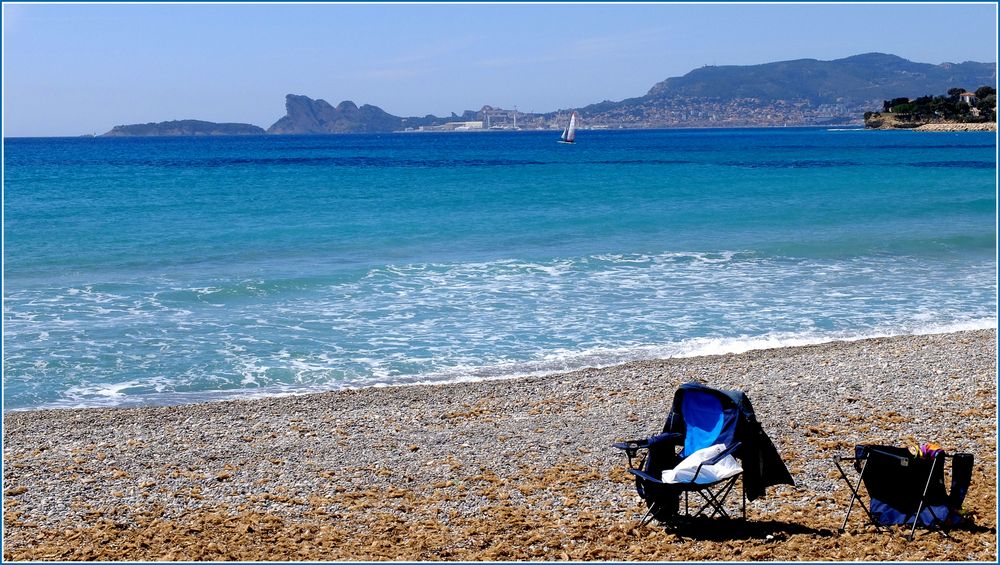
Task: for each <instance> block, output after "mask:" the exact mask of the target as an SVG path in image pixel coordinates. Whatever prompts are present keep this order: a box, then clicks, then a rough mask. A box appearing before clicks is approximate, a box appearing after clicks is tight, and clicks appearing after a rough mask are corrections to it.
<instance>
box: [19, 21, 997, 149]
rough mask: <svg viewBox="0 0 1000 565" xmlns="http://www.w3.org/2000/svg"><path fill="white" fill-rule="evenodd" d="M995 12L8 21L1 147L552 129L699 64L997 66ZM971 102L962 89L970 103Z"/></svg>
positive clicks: (637, 93)
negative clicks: (140, 126) (173, 127)
mask: <svg viewBox="0 0 1000 565" xmlns="http://www.w3.org/2000/svg"><path fill="white" fill-rule="evenodd" d="M996 17H997V16H996V5H995V4H986V3H982V4H964V5H962V4H934V5H928V4H899V3H894V4H883V5H870V4H866V5H852V4H832V5H831V4H825V5H822V4H812V5H795V4H770V5H768V4H744V5H732V4H715V5H705V4H701V5H698V4H658V5H624V4H604V5H594V4H589V5H587V4H547V5H543V4H532V5H456V4H445V5H426V4H425V5H337V4H323V5H315V4H313V5H289V4H272V5H259V4H258V5H253V4H243V5H241V4H214V5H210V4H201V5H176V4H175V5H167V4H164V5H149V4H135V5H120V4H118V5H107V4H105V5H99V4H90V5H88V4H81V5H44V4H37V5H29V4H17V3H4V5H3V48H4V52H3V80H4V83H3V107H4V124H3V130H4V135H5V136H47V135H80V134H84V133H104V132H106V131H108V130H110V129H111V128H112V127H113V126H115V125H119V124H130V123H145V122H158V121H164V120H173V119H187V118H191V119H202V120H208V121H214V122H244V123H252V124H256V125H259V126H261V127H264V128H266V127H268V126H270V125H271V124H272V123H274V122H275V121H276V120H277V119H278V118H280V117H281V116H283V115H284V113H285V110H284V96H285V94H289V93H293V94H304V95H306V96H309V97H311V98H322V99H324V100H326V101H328V102H330V103H332V104H337V103H339V102H340V101H342V100H352V101H354V102H355V103H357V104H359V105H360V104H374V105H376V106H380V107H381V108H382V109H384V110H385V111H387V112H389V113H391V114H395V115H399V116H413V115H421V116H422V115H425V114H435V115H448V114H450V113H451V112H456V113H461V112H462V111H464V110H478V109H479V108H480V107H482V106H483V105H484V104H489V105H492V106H500V107H504V108H512V107H514V106H515V105H516V106H517V107H518V109H519V110H522V111H536V112H548V111H552V110H557V109H562V108H574V107H579V106H584V105H586V104H590V103H593V102H599V101H602V100H621V99H623V98H630V97H634V96H641V95H642V94H645V93H646V91H647V90H649V88H650V87H651V86H652V85H653V84H655V83H656V82H659V81H661V80H663V79H665V78H668V77H672V76H680V75H683V74H685V73H687V72H688V71H691V70H692V69H695V68H698V67H701V66H704V65H713V64H714V65H747V64H759V63H767V62H772V61H780V60H787V59H800V58H813V59H821V60H830V59H837V58H841V57H847V56H850V55H856V54H859V53H867V52H872V51H878V52H883V53H892V54H895V55H899V56H901V57H905V58H907V59H910V60H913V61H917V62H922V63H934V64H937V63H942V62H962V61H980V62H995V61H996V60H997V28H996V22H997V19H996ZM970 87H971V86H970Z"/></svg>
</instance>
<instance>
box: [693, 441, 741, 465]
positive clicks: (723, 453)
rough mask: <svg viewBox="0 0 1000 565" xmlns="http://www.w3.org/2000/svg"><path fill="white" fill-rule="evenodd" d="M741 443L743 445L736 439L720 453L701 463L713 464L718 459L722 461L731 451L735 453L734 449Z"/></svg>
mask: <svg viewBox="0 0 1000 565" xmlns="http://www.w3.org/2000/svg"><path fill="white" fill-rule="evenodd" d="M741 445H743V443H742V442H739V441H737V442H736V443H734V444H732V445H730V446H729V447H728V448H727V449H726V450H725V451H723V452H722V453H720V454H718V455H716V456H715V457H713V458H711V459H709V460H707V461H705V462H704V463H702V465H715V464H716V463H718V462H719V461H722V460H723V459H725V458H726V456H727V455H732V454H733V453H735V452H736V450H737V449H739V448H740V446H741Z"/></svg>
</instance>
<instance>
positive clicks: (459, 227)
mask: <svg viewBox="0 0 1000 565" xmlns="http://www.w3.org/2000/svg"><path fill="white" fill-rule="evenodd" d="M556 136H557V135H556V134H554V133H545V132H510V133H442V134H393V135H345V136H322V137H321V136H304V137H252V138H251V137H247V138H236V137H234V138H151V139H141V138H137V139H129V138H120V139H113V138H109V139H103V138H95V139H88V138H80V139H7V140H5V147H4V150H5V168H4V237H5V242H4V243H5V248H4V260H5V262H4V277H5V280H4V283H5V286H4V317H3V320H4V329H3V337H4V358H3V370H4V382H3V392H4V406H5V408H7V409H24V408H41V407H64V406H65V407H68V406H105V405H125V404H160V403H176V402H190V401H200V400H212V399H221V398H229V397H238V396H248V395H261V394H279V393H284V392H305V391H315V390H328V389H335V388H339V387H345V386H372V385H381V384H394V383H413V382H434V381H447V380H461V379H475V378H492V377H503V376H513V375H523V374H531V373H538V372H547V371H554V370H562V369H570V368H577V367H582V366H591V365H602V364H608V363H614V362H619V361H624V360H629V359H639V358H649V357H659V356H672V355H692V354H699V353H719V352H727V351H742V350H745V349H747V348H750V347H764V346H774V345H784V344H796V343H811V342H818V341H826V340H831V339H844V338H855V337H862V336H870V335H894V334H906V333H924V332H936V331H946V330H952V329H961V328H978V327H996V323H997V317H996V300H997V295H996V293H997V285H996V281H997V264H996V193H997V187H996V144H995V142H996V136H995V135H994V134H989V133H915V132H873V131H826V130H821V129H774V130H759V129H758V130H672V131H623V132H616V131H582V132H580V133H579V137H578V143H577V144H576V145H573V146H567V145H563V144H557V143H555V139H556ZM511 386H516V384H513V382H512V385H511Z"/></svg>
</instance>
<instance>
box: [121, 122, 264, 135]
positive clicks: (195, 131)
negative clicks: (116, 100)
mask: <svg viewBox="0 0 1000 565" xmlns="http://www.w3.org/2000/svg"><path fill="white" fill-rule="evenodd" d="M264 133H265V132H264V129H263V128H260V127H258V126H255V125H251V124H217V123H214V122H204V121H201V120H174V121H170V122H160V123H152V122H150V123H148V124H131V125H124V126H115V127H114V128H112V129H111V131H109V132H108V133H106V134H104V135H103V136H102V137H157V136H161V137H162V136H184V135H263V134H264Z"/></svg>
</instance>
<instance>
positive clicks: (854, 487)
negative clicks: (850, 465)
mask: <svg viewBox="0 0 1000 565" xmlns="http://www.w3.org/2000/svg"><path fill="white" fill-rule="evenodd" d="M833 463H834V465H836V466H837V470H838V471H840V476H841V478H843V479H844V482H845V483H847V488H849V489H851V503H850V504H849V505H848V506H847V515H846V516H844V523H843V524H842V525H841V526H840V531H841V532H843V531H845V530H847V521H848V520H850V519H851V510H853V509H854V502H855V501H857V502H858V505H859V506H861V509H862V510H864V511H865V514H867V515H868V520H869V522H871V523H872V525H874V526H875V529H876V530H877V531H879V532H881V531H882V528H880V527H879V525H878V522H876V521H875V517H874V516H872V513H871V510H869V509H868V507H867V506H865V501H864V500H862V499H861V481H862V479H864V477H865V469H866V468H867V467H868V460H867V459H865V460H864V461H863V462H862V463H861V473H859V474H858V482H857V484H854V483H852V482H851V479H850V478H848V476H847V473H845V472H844V468H843V467H841V466H840V461H839V460H838V459H834V461H833Z"/></svg>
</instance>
